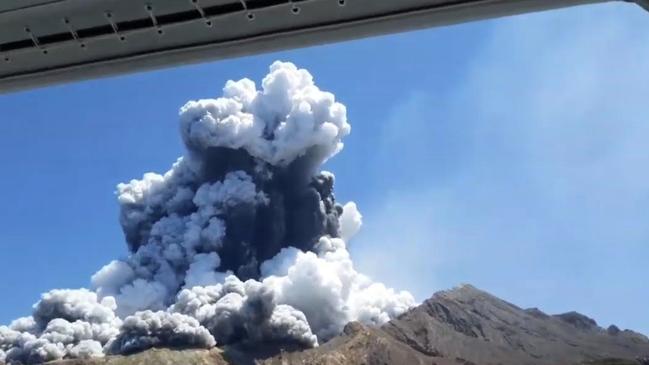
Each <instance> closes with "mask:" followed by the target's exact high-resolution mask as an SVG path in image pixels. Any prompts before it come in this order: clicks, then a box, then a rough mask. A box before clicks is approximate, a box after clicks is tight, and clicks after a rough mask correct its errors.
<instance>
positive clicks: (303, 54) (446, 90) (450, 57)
mask: <svg viewBox="0 0 649 365" xmlns="http://www.w3.org/2000/svg"><path fill="white" fill-rule="evenodd" d="M276 59H281V60H287V61H292V62H295V63H296V64H298V65H299V66H300V67H305V68H307V69H309V70H310V71H311V72H312V73H313V74H314V76H315V77H316V82H317V83H318V84H319V85H320V86H321V88H323V89H325V90H329V91H332V92H334V93H335V94H336V95H337V98H338V99H339V100H340V101H342V102H343V103H344V104H346V105H347V107H348V112H349V118H350V122H351V124H352V134H351V136H349V137H348V138H347V139H346V141H345V142H346V146H345V149H344V151H343V152H342V153H341V154H339V155H338V156H336V157H335V158H334V159H333V160H331V161H330V162H329V163H328V164H327V166H326V168H327V169H329V170H331V171H333V172H334V173H335V174H336V177H337V179H336V191H337V197H338V200H339V201H341V202H345V201H348V200H354V201H356V202H357V203H358V205H359V208H360V209H361V212H363V214H364V218H365V219H364V227H363V229H362V231H361V233H360V234H359V236H357V237H356V238H355V240H354V241H353V242H352V246H351V250H352V254H353V256H354V259H355V262H356V264H357V265H358V267H359V269H360V270H361V271H362V272H365V273H368V274H370V275H371V276H372V277H374V278H376V279H378V280H381V281H384V282H386V283H388V284H390V285H391V286H394V287H396V288H401V289H408V290H410V291H412V292H413V293H414V294H415V296H416V297H417V299H419V300H423V299H425V298H426V297H428V296H430V295H431V294H432V293H433V292H434V291H437V290H441V289H446V288H449V287H452V286H455V285H457V284H460V283H465V282H468V283H472V284H474V285H476V286H478V287H480V288H482V289H485V290H487V291H490V292H492V293H494V294H496V295H498V296H501V297H503V298H505V299H507V300H509V301H511V302H513V303H516V304H518V305H520V306H523V307H529V306H537V307H540V308H541V309H542V310H544V311H546V312H549V313H558V312H565V311H569V310H577V311H580V312H582V313H585V314H587V315H589V316H592V317H594V318H596V319H597V320H598V322H599V323H600V324H601V325H609V324H611V323H615V324H617V325H619V326H620V327H623V328H632V329H636V330H640V331H642V332H644V333H646V334H649V312H647V307H646V303H647V302H649V265H648V264H647V263H648V262H649V261H648V260H649V225H648V224H647V221H646V219H647V213H648V212H649V173H648V172H647V166H649V149H648V148H647V141H648V140H649V103H647V95H649V63H648V62H647V60H649V16H647V14H646V13H643V12H642V11H641V10H640V8H638V7H635V6H632V5H628V4H606V5H597V6H587V7H580V8H575V9H569V10H562V11H555V12H548V13H541V14H533V15H524V16H518V17H513V18H507V19H499V20H492V21H486V22H479V23H472V24H465V25H459V26H453V27H445V28H438V29H432V30H426V31H419V32H412V33H405V34H398V35H392V36H387V37H380V38H372V39H368V40H361V41H354V42H347V43H341V44H336V45H329V46H322V47H313V48H308V49H301V50H295V51H289V52H282V53H276V54H269V55H263V56H256V57H248V58H242V59H236V60H228V61H221V62H215V63H209V64H202V65H193V66H186V67H179V68H175V69H169V70H162V71H156V72H148V73H142V74H136V75H129V76H123V77H117V78H110V79H103V80H95V81H88V82H82V83H76V84H71V85H64V86H56V87H50V88H46V89H40V90H34V91H28V92H22V93H16V94H11V95H3V96H0V115H1V116H0V120H1V123H0V165H1V166H2V168H3V172H2V179H0V201H2V204H1V205H0V222H1V225H0V276H1V277H2V278H4V279H3V280H0V293H2V294H0V298H1V306H0V323H7V322H9V321H10V320H11V319H13V318H15V317H17V316H20V315H26V314H28V313H29V310H30V306H31V304H32V303H34V302H35V301H36V300H37V299H38V297H39V295H40V293H41V292H44V291H47V290H49V289H52V288H64V287H69V288H76V287H82V286H88V284H89V278H90V276H91V274H92V273H94V272H95V271H96V270H97V269H99V268H100V267H101V266H102V265H104V264H106V263H107V262H109V261H110V260H111V259H113V258H116V257H119V256H123V255H125V254H126V246H125V244H124V241H123V237H122V233H121V231H120V227H119V225H118V223H117V215H118V206H117V203H116V199H115V196H114V190H115V186H116V184H118V183H119V182H123V181H127V180H130V179H131V178H136V177H140V176H141V175H142V174H143V173H144V172H147V171H157V172H162V171H166V170H167V169H168V168H169V166H170V164H171V162H172V161H174V160H175V159H176V157H178V156H180V155H181V154H182V146H181V143H180V139H179V136H178V130H177V113H178V108H179V107H180V106H182V105H183V104H184V102H185V101H187V100H189V99H196V98H205V97H214V96H218V95H219V94H220V90H221V87H222V85H223V83H224V82H225V81H226V80H228V79H238V78H241V77H250V78H252V79H255V80H259V79H260V78H261V77H262V76H263V75H264V74H265V73H266V70H267V67H268V65H269V64H270V63H271V62H272V61H274V60H276Z"/></svg>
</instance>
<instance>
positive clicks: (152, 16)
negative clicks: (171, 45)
mask: <svg viewBox="0 0 649 365" xmlns="http://www.w3.org/2000/svg"><path fill="white" fill-rule="evenodd" d="M144 9H145V10H146V12H147V13H148V14H149V19H151V23H152V24H153V26H154V27H155V28H156V30H157V31H158V34H162V33H163V31H162V27H160V24H159V23H158V18H156V16H155V13H154V12H153V5H151V4H146V6H145V7H144Z"/></svg>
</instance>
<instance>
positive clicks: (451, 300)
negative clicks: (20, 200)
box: [50, 285, 649, 365]
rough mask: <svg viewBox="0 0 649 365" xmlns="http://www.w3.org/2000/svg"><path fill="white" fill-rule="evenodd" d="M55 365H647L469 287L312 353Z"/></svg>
mask: <svg viewBox="0 0 649 365" xmlns="http://www.w3.org/2000/svg"><path fill="white" fill-rule="evenodd" d="M50 364H53V365H136V364H138V365H139V364H160V365H166V364H169V365H171V364H182V365H203V364H205V365H208V364H210V365H221V364H241V365H247V364H264V365H293V364H317V365H338V364H340V365H342V364H367V365H374V364H397V365H401V364H413V365H414V364H422V365H423V364H426V365H431V364H435V365H451V364H453V365H458V364H461V365H491V364H502V365H649V339H648V338H647V337H646V336H644V335H642V334H639V333H636V332H633V331H630V330H620V329H619V328H617V327H615V326H610V327H608V328H606V329H605V328H602V327H600V326H598V325H597V323H596V322H595V321H594V320H593V319H591V318H588V317H586V316H584V315H582V314H579V313H576V312H570V313H565V314H561V315H548V314H546V313H543V312H542V311H540V310H539V309H535V308H533V309H522V308H519V307H517V306H516V305H513V304H511V303H508V302H506V301H504V300H502V299H499V298H497V297H495V296H493V295H491V294H489V293H486V292H484V291H481V290H479V289H476V288H475V287H473V286H470V285H463V286H461V287H458V288H455V289H452V290H448V291H442V292H438V293H436V294H435V295H433V297H431V298H430V299H428V300H426V301H425V302H424V303H422V304H421V305H420V306H418V307H416V308H413V309H412V310H410V311H408V312H407V313H405V314H403V315H402V316H400V317H399V318H397V319H395V320H393V321H391V322H389V323H387V324H386V325H384V326H383V327H381V328H370V327H366V326H363V325H362V324H360V323H350V324H348V325H347V326H346V327H345V330H344V332H343V333H342V334H341V335H339V336H337V337H335V338H333V339H332V340H330V341H328V342H326V343H324V344H322V345H321V346H320V347H318V348H315V349H310V350H297V351H291V349H281V348H277V347H273V346H272V345H269V346H268V347H267V348H259V347H257V348H244V347H226V348H214V349H212V350H193V349H182V350H179V349H175V350H172V349H151V350H148V351H144V352H141V353H137V354H133V355H129V356H111V357H105V358H96V359H87V360H62V361H56V362H52V363H50Z"/></svg>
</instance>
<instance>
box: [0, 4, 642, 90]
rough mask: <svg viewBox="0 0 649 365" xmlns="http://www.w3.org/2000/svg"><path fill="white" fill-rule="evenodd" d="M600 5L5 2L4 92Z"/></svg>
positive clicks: (1, 43) (1, 26)
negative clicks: (482, 20)
mask: <svg viewBox="0 0 649 365" xmlns="http://www.w3.org/2000/svg"><path fill="white" fill-rule="evenodd" d="M598 2H604V0H554V1H553V0H473V1H472V0H465V1H458V0H456V1H450V0H293V1H291V0H148V1H147V0H3V1H0V93H2V92H10V91H15V90H21V89H27V88H33V87H39V86H45V85H50V84H56V83H62V82H69V81H74V80H82V79H89V78H96V77H102V76H109V75H117V74H123V73H128V72H135V71H142V70H147V69H156V68H161V67H168V66H174V65H180V64H188V63H194V62H201V61H207V60H217V59H223V58H230V57H237V56H243V55H252V54H258V53H263V52H269V51H277V50H283V49H290V48H298V47H304V46H311V45H317V44H323V43H329V42H336V41H343V40H349V39H356V38H362V37H367V36H372V35H379V34H388V33H394V32H400V31H405V30H412V29H420V28H427V27H433V26H440V25H448V24H454V23H461V22H467V21H473V20H479V19H486V18H492V17H499V16H505V15H512V14H519V13H524V12H532V11H539V10H547V9H553V8H560V7H566V6H574V5H581V4H589V3H598ZM639 3H642V4H641V5H644V6H645V7H646V5H647V1H645V0H641V1H639Z"/></svg>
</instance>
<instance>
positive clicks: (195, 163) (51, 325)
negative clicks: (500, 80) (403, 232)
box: [0, 62, 414, 364]
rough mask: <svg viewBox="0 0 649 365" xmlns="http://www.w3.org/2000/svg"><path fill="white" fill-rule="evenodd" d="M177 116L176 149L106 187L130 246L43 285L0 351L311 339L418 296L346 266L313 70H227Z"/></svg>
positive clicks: (335, 148)
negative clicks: (81, 273)
mask: <svg viewBox="0 0 649 365" xmlns="http://www.w3.org/2000/svg"><path fill="white" fill-rule="evenodd" d="M179 116H180V134H181V137H182V140H183V142H184V143H185V146H186V153H185V154H184V156H182V157H181V158H179V159H178V160H177V161H176V162H175V163H174V164H173V165H172V167H171V169H170V170H169V171H167V172H166V173H164V174H157V173H147V174H144V176H143V177H142V178H141V179H136V180H131V181H130V182H128V183H124V184H119V185H118V187H117V195H118V201H119V204H120V208H121V211H120V217H119V221H120V224H121V226H122V229H123V231H124V236H125V239H126V243H127V246H128V249H129V255H128V256H127V257H126V258H124V259H120V260H114V261H112V262H110V263H109V264H107V265H106V266H104V267H103V268H102V269H101V270H99V271H98V272H97V273H96V274H95V275H93V277H92V286H93V290H92V291H91V290H87V289H78V290H53V291H51V292H48V293H45V294H43V296H42V298H41V300H40V301H39V302H38V303H37V304H36V305H35V309H34V312H33V314H32V316H30V317H25V318H22V319H19V320H16V321H14V322H13V323H12V324H11V325H10V326H1V327H0V361H3V360H4V361H7V362H9V363H10V364H34V363H39V362H43V361H48V360H54V359H60V358H76V357H95V356H104V355H105V354H113V353H131V352H134V351H140V350H143V349H146V348H150V347H211V346H214V345H215V344H228V343H240V342H241V343H248V344H253V345H254V344H255V343H277V344H281V343H284V344H287V343H290V344H292V345H297V346H303V347H312V346H317V345H318V344H319V343H320V342H321V341H323V340H327V339H328V338H330V337H332V336H334V335H336V334H337V333H339V332H340V331H341V330H342V328H343V326H344V325H345V324H346V323H347V322H349V321H351V320H360V321H363V322H364V323H368V324H382V323H385V322H386V321H388V320H389V319H390V318H393V317H395V316H397V315H399V314H400V313H402V312H404V311H405V310H406V309H408V308H409V307H411V306H413V305H414V300H413V298H412V296H411V295H410V294H409V293H407V292H396V291H394V290H392V289H390V288H386V287H385V286H384V285H383V284H381V283H376V282H373V281H372V280H371V279H369V278H368V277H366V276H364V275H362V274H360V273H358V272H356V271H355V269H354V267H353V262H352V260H351V257H350V255H349V253H348V251H347V242H348V241H349V240H350V239H351V238H352V237H353V235H354V234H355V233H356V232H357V231H358V229H359V228H360V225H361V215H360V213H359V212H358V210H357V208H356V205H355V204H354V203H352V202H350V203H347V204H345V205H344V206H343V205H340V204H338V203H336V200H335V197H334V176H333V174H331V173H329V172H325V171H321V165H322V164H323V163H324V162H325V161H327V160H328V159H329V158H331V157H333V156H334V155H335V154H337V153H338V152H339V151H341V150H342V147H343V143H342V140H343V138H344V137H345V136H346V135H347V134H349V132H350V126H349V124H348V122H347V117H346V109H345V106H344V105H342V104H340V103H339V102H337V101H336V100H335V97H334V95H333V94H331V93H328V92H325V91H322V90H320V89H319V88H318V87H317V86H316V85H315V83H314V82H313V77H312V76H311V74H309V72H308V71H306V70H304V69H299V68H297V67H296V66H295V65H293V64H291V63H283V62H275V63H274V64H273V65H271V67H270V72H269V73H268V75H266V77H265V78H264V79H263V81H262V83H261V88H259V89H257V86H256V85H255V83H254V82H252V81H251V80H248V79H243V80H239V81H228V82H227V83H226V85H225V87H224V88H223V96H222V97H219V98H216V99H204V100H196V101H190V102H188V103H187V104H186V105H184V106H183V107H182V108H181V109H180V115H179ZM3 358H4V359H3Z"/></svg>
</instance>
